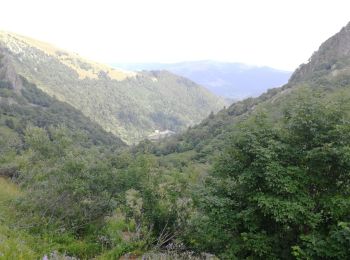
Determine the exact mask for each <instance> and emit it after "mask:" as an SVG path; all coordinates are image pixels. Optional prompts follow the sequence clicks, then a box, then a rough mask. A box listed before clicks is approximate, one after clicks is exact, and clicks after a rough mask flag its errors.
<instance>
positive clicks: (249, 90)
mask: <svg viewBox="0 0 350 260" xmlns="http://www.w3.org/2000/svg"><path fill="white" fill-rule="evenodd" d="M112 65H113V66H115V67H120V68H124V69H128V70H132V71H142V70H168V71H170V72H172V73H175V74H177V75H180V76H183V77H186V78H189V79H191V80H193V81H194V82H196V83H198V84H200V85H202V86H204V87H206V88H207V89H209V90H210V91H211V92H213V93H215V94H216V95H218V96H222V97H226V98H229V99H233V100H242V99H243V98H247V97H256V96H258V95H261V94H262V93H264V92H265V91H266V90H268V89H270V88H275V87H279V86H282V85H283V84H285V83H287V81H288V79H289V77H290V75H291V74H292V73H291V72H289V71H283V70H278V69H274V68H270V67H259V66H254V65H246V64H243V63H229V62H218V61H212V60H203V61H187V62H180V63H116V64H112Z"/></svg>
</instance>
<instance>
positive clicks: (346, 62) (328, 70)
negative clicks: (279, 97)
mask: <svg viewBox="0 0 350 260" xmlns="http://www.w3.org/2000/svg"><path fill="white" fill-rule="evenodd" d="M349 76H350V23H349V24H347V25H346V26H345V27H343V28H342V29H341V31H340V32H339V33H337V34H335V35H334V36H332V37H331V38H329V39H328V40H327V41H325V42H324V43H322V44H321V46H320V48H319V49H318V51H316V52H315V53H314V54H313V55H312V56H311V58H310V59H309V62H308V63H307V64H302V65H300V67H299V68H298V69H297V70H296V71H295V72H294V73H293V75H292V77H291V78H290V81H289V82H290V83H291V84H296V83H298V82H308V83H311V84H318V85H322V86H325V85H327V84H333V85H334V84H343V85H346V84H348V83H349Z"/></svg>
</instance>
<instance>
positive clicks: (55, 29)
mask: <svg viewBox="0 0 350 260" xmlns="http://www.w3.org/2000/svg"><path fill="white" fill-rule="evenodd" d="M0 7H1V14H0V29H2V30H8V31H13V32H17V33H20V34H24V35H27V36H31V37H33V38H37V39H40V40H44V41H48V42H51V43H54V45H56V46H59V47H62V48H65V49H68V50H71V51H74V52H78V53H80V54H81V55H83V56H86V57H88V58H91V59H96V60H98V61H101V62H105V63H111V62H115V63H122V62H176V61H185V60H203V59H214V60H220V61H232V62H245V63H248V64H256V65H268V66H272V67H275V68H279V69H286V70H293V69H295V68H296V67H297V66H298V65H299V64H300V63H302V62H306V61H307V59H308V58H309V57H310V55H311V54H312V53H313V51H315V50H316V49H317V48H318V47H319V45H320V44H321V43H322V42H323V41H325V40H326V39H327V38H329V37H330V36H332V35H333V34H334V33H336V32H338V31H339V30H340V29H341V28H342V27H343V26H345V25H346V24H347V23H348V22H349V21H350V1H349V0H329V1H323V0H318V1H317V0H255V1H253V0H124V1H121V0H120V1H119V0H114V1H113V0H110V1H108V0H90V1H89V0H85V1H78V0H59V1H56V0H31V1H28V0H23V1H20V0H1V4H0Z"/></svg>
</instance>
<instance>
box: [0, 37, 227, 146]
mask: <svg viewBox="0 0 350 260" xmlns="http://www.w3.org/2000/svg"><path fill="white" fill-rule="evenodd" d="M0 46H1V47H2V54H3V55H5V56H6V57H7V60H8V62H10V63H11V64H12V65H13V66H14V68H15V70H16V72H17V73H18V74H20V75H22V76H24V77H25V78H26V79H27V80H28V81H30V82H32V83H34V84H36V85H37V87H38V88H40V89H41V90H42V91H44V92H45V93H47V94H49V95H50V96H52V97H55V98H57V99H58V100H60V101H64V102H67V103H69V104H70V105H72V106H73V107H75V108H77V109H79V110H81V111H82V113H83V114H84V115H85V116H87V117H89V118H90V119H91V120H92V121H94V122H96V123H98V124H100V125H101V126H102V127H103V128H104V129H105V130H106V131H109V132H112V133H113V134H115V135H117V136H119V137H120V138H121V139H123V140H124V141H126V142H128V143H135V142H138V141H140V140H142V139H144V138H145V137H147V135H149V134H151V133H152V132H154V131H155V130H167V129H168V130H171V131H175V132H178V131H180V130H184V129H186V128H187V127H188V126H191V125H193V124H196V123H198V122H200V120H202V119H203V118H205V117H206V116H207V115H209V113H211V112H216V111H218V110H220V109H221V108H223V107H224V106H225V105H227V104H228V103H227V102H226V101H225V100H224V99H223V98H219V97H216V96H215V95H214V94H212V93H211V92H209V91H208V90H206V89H205V88H203V87H201V86H199V85H197V84H195V83H194V82H192V81H190V80H188V79H186V78H183V77H180V76H177V75H174V74H172V73H170V72H166V71H162V72H147V71H143V72H130V71H124V70H121V69H113V68H110V67H108V66H105V65H102V64H98V63H96V62H92V61H88V60H85V59H83V58H81V57H80V56H78V55H77V54H72V53H68V52H66V51H64V50H61V49H58V48H56V47H54V46H52V45H50V44H47V43H42V42H39V41H36V40H33V39H30V38H28V37H24V36H20V35H17V34H12V33H7V32H1V33H0Z"/></svg>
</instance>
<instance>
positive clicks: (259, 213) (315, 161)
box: [197, 95, 350, 259]
mask: <svg viewBox="0 0 350 260" xmlns="http://www.w3.org/2000/svg"><path fill="white" fill-rule="evenodd" d="M291 105H292V106H291ZM277 126H279V127H277ZM277 126H276V125H271V123H269V122H268V120H267V119H266V117H264V115H261V114H257V115H256V116H255V117H253V118H252V119H250V120H248V121H246V122H244V123H242V124H240V125H239V126H238V129H239V131H238V132H237V133H236V134H234V135H233V136H232V139H231V141H230V145H229V146H228V147H227V149H226V150H225V152H224V153H223V155H222V156H221V157H220V159H219V160H218V161H217V163H216V166H215V168H214V172H213V174H212V176H211V177H210V178H209V179H208V180H207V183H206V185H205V189H204V190H203V191H202V193H201V197H200V198H199V199H198V203H199V206H200V208H202V209H203V210H204V212H205V213H206V214H207V215H206V216H205V217H204V218H202V219H201V221H202V222H203V225H205V226H204V227H205V229H204V230H202V231H200V232H199V234H200V235H199V237H198V239H199V242H197V243H199V244H200V245H201V246H204V248H203V249H205V248H206V245H207V246H209V248H212V250H213V251H214V252H215V253H217V254H220V255H222V256H223V257H230V258H231V257H238V258H245V257H253V258H274V259H275V258H276V259H277V258H280V257H282V258H284V259H286V258H292V255H294V256H298V257H307V258H318V257H324V256H327V257H331V258H332V257H333V258H337V259H342V258H344V257H346V256H347V255H349V251H348V246H346V242H345V241H347V240H348V239H350V237H349V236H348V235H349V233H347V231H346V230H347V228H348V223H349V221H350V219H349V213H350V207H349V205H350V204H349V203H348V202H349V199H348V197H349V192H350V189H349V188H350V186H349V184H350V176H349V170H350V164H349V160H348V158H349V147H350V139H349V135H348V133H349V132H350V131H349V130H350V128H349V126H350V124H349V117H348V116H347V113H346V112H345V111H344V110H343V107H342V105H341V102H340V103H339V102H329V103H327V102H324V100H322V99H318V98H313V97H312V96H311V95H307V96H306V97H301V98H298V99H297V100H296V102H295V103H293V104H289V106H288V109H287V110H286V111H285V113H284V117H283V118H282V119H281V122H280V124H277ZM339 205H342V207H341V208H339ZM208 226H211V228H210V229H209V230H210V231H209V232H208V231H207V227H208ZM199 230H201V229H199ZM202 232H205V233H202ZM335 237H337V238H335ZM207 241H210V242H209V243H208V242H207ZM208 244H209V245H208ZM333 248H334V250H333Z"/></svg>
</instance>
